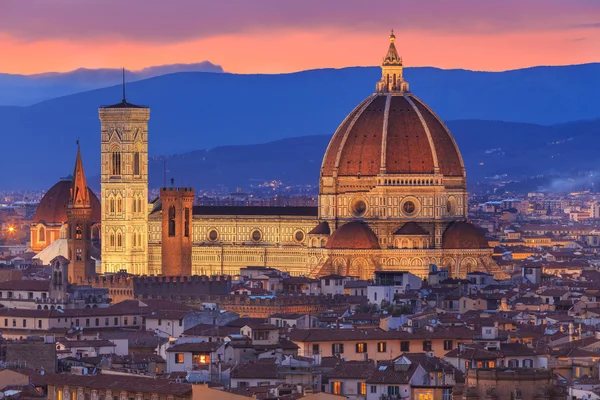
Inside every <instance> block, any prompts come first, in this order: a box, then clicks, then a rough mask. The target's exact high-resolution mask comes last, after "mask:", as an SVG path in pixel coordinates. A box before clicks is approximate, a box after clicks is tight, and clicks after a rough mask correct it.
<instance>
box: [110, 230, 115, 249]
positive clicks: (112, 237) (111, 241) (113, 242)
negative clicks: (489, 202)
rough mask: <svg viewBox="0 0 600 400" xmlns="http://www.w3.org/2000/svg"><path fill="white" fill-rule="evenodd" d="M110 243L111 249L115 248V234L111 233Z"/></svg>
mask: <svg viewBox="0 0 600 400" xmlns="http://www.w3.org/2000/svg"><path fill="white" fill-rule="evenodd" d="M109 243H110V247H115V234H114V233H112V232H111V233H110V236H109Z"/></svg>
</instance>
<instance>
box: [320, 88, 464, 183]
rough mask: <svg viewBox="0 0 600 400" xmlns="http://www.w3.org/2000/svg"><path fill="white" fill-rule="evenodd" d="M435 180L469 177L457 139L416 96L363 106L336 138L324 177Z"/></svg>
mask: <svg viewBox="0 0 600 400" xmlns="http://www.w3.org/2000/svg"><path fill="white" fill-rule="evenodd" d="M336 172H337V176H376V175H378V174H380V173H383V174H433V173H435V172H439V173H441V174H442V175H445V176H456V177H462V176H464V166H463V163H462V159H461V155H460V152H459V150H458V147H457V146H456V143H455V142H454V139H453V137H452V134H451V133H450V131H449V130H448V129H447V128H446V126H445V125H444V124H443V123H442V122H441V120H440V119H439V118H438V117H437V115H435V113H434V112H433V111H431V110H430V109H429V108H428V107H427V106H426V105H425V104H424V103H423V102H422V101H421V100H419V99H418V98H417V97H415V96H414V95H413V94H410V93H402V94H397V93H376V94H374V95H371V96H369V97H368V98H367V99H366V100H364V101H363V102H362V103H360V104H359V105H358V106H357V107H356V108H355V109H354V110H353V111H352V112H351V113H350V114H349V115H348V116H347V117H346V119H345V120H344V121H343V122H342V124H341V125H340V126H339V128H338V129H337V131H336V132H335V134H334V135H333V137H332V139H331V141H330V142H329V146H328V148H327V151H326V153H325V157H324V159H323V166H322V170H321V175H322V176H333V175H334V174H335V173H336Z"/></svg>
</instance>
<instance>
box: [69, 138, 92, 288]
mask: <svg viewBox="0 0 600 400" xmlns="http://www.w3.org/2000/svg"><path fill="white" fill-rule="evenodd" d="M71 182H72V183H71V191H70V196H69V205H68V206H67V225H68V234H67V243H68V248H69V260H70V264H71V266H70V268H69V274H68V278H69V282H71V283H80V282H82V281H84V280H87V278H89V277H91V276H93V275H95V273H96V268H95V265H94V262H93V261H92V259H91V257H90V249H91V247H92V237H91V231H92V223H91V217H92V203H91V199H90V191H89V190H88V187H87V181H86V179H85V172H84V171H83V162H82V161H81V151H80V149H79V144H77V158H76V159H75V169H74V171H73V180H72V181H71Z"/></svg>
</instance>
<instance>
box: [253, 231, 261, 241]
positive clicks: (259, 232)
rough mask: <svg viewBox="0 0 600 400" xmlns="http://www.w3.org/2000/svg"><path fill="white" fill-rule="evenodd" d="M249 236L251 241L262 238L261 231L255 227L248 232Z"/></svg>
mask: <svg viewBox="0 0 600 400" xmlns="http://www.w3.org/2000/svg"><path fill="white" fill-rule="evenodd" d="M250 238H251V239H252V241H253V242H260V241H261V240H262V232H261V231H259V230H258V229H255V230H253V231H252V233H251V234H250Z"/></svg>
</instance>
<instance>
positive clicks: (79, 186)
mask: <svg viewBox="0 0 600 400" xmlns="http://www.w3.org/2000/svg"><path fill="white" fill-rule="evenodd" d="M72 182H73V183H72V185H71V198H70V199H69V206H70V207H73V208H87V207H90V206H91V203H90V193H89V190H88V187H87V182H86V180H85V172H84V171H83V162H82V161H81V150H80V148H79V140H78V141H77V158H76V159H75V170H74V171H73V181H72Z"/></svg>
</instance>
